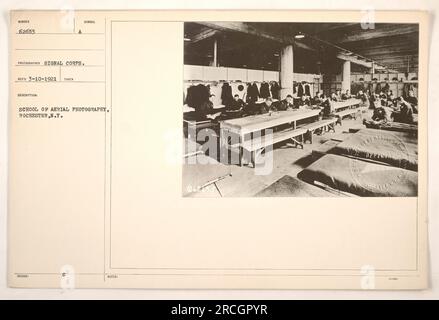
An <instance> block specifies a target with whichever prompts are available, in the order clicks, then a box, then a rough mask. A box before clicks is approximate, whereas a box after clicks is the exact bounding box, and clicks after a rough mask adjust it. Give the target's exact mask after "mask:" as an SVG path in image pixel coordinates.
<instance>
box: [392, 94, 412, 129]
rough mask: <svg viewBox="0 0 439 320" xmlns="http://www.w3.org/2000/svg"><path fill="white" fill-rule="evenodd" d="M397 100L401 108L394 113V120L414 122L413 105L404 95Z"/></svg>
mask: <svg viewBox="0 0 439 320" xmlns="http://www.w3.org/2000/svg"><path fill="white" fill-rule="evenodd" d="M397 100H398V105H399V110H397V111H394V112H393V113H392V117H393V121H395V122H401V123H408V124H412V123H413V122H414V121H413V120H414V119H413V108H412V105H411V104H410V103H408V102H407V101H406V100H404V98H403V97H399V98H398V99H397Z"/></svg>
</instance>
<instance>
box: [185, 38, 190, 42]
mask: <svg viewBox="0 0 439 320" xmlns="http://www.w3.org/2000/svg"><path fill="white" fill-rule="evenodd" d="M183 39H184V41H191V39H189V38H183Z"/></svg>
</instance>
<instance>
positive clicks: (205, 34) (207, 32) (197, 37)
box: [190, 28, 219, 43]
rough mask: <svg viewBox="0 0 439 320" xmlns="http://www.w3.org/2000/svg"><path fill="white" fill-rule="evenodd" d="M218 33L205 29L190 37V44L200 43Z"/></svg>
mask: <svg viewBox="0 0 439 320" xmlns="http://www.w3.org/2000/svg"><path fill="white" fill-rule="evenodd" d="M218 33H219V31H218V30H215V29H210V28H206V29H204V30H202V31H200V32H199V33H197V34H196V35H193V36H191V38H190V39H191V42H192V43H197V42H199V41H202V40H204V39H208V38H211V37H213V36H215V35H216V34H218Z"/></svg>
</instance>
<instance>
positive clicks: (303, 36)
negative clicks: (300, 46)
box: [294, 33, 305, 39]
mask: <svg viewBox="0 0 439 320" xmlns="http://www.w3.org/2000/svg"><path fill="white" fill-rule="evenodd" d="M294 38H295V39H303V38H305V35H304V34H303V33H298V34H296V35H295V36H294Z"/></svg>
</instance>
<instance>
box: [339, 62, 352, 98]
mask: <svg viewBox="0 0 439 320" xmlns="http://www.w3.org/2000/svg"><path fill="white" fill-rule="evenodd" d="M346 90H349V91H350V90H351V62H350V61H345V62H343V82H342V83H341V91H342V92H343V93H344V92H346Z"/></svg>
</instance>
